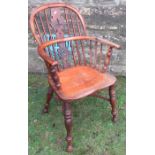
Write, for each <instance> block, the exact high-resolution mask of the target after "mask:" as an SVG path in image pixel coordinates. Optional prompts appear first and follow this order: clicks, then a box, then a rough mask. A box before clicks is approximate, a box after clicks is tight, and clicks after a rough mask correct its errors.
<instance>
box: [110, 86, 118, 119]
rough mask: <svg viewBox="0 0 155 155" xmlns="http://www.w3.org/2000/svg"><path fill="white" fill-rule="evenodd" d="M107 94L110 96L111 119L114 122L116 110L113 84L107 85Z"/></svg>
mask: <svg viewBox="0 0 155 155" xmlns="http://www.w3.org/2000/svg"><path fill="white" fill-rule="evenodd" d="M109 96H110V104H111V107H112V111H111V113H112V121H113V122H116V119H117V110H116V94H115V85H112V86H110V87H109Z"/></svg>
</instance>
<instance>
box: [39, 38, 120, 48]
mask: <svg viewBox="0 0 155 155" xmlns="http://www.w3.org/2000/svg"><path fill="white" fill-rule="evenodd" d="M71 40H74V41H76V40H94V41H97V42H100V43H102V44H106V45H108V46H110V47H112V48H120V45H118V44H116V43H113V42H111V41H109V40H106V39H102V38H97V37H94V36H75V37H67V38H62V39H55V40H51V41H47V42H45V43H43V44H42V45H41V47H40V48H41V49H43V48H45V47H47V46H49V45H52V44H55V43H59V42H65V41H71Z"/></svg>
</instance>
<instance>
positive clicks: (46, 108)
mask: <svg viewBox="0 0 155 155" xmlns="http://www.w3.org/2000/svg"><path fill="white" fill-rule="evenodd" d="M52 96H53V89H52V88H51V87H50V86H49V88H48V93H47V96H46V102H45V105H44V109H43V113H48V111H49V105H50V101H51V98H52Z"/></svg>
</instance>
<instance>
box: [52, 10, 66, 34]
mask: <svg viewBox="0 0 155 155" xmlns="http://www.w3.org/2000/svg"><path fill="white" fill-rule="evenodd" d="M60 25H61V26H63V25H64V18H63V17H62V16H61V11H60V10H59V9H51V19H50V26H51V28H53V29H54V31H55V32H56V31H57V27H59V26H60Z"/></svg>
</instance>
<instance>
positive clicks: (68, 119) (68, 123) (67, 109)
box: [63, 102, 73, 152]
mask: <svg viewBox="0 0 155 155" xmlns="http://www.w3.org/2000/svg"><path fill="white" fill-rule="evenodd" d="M63 104H64V121H65V127H66V130H67V136H66V141H67V149H66V151H67V152H72V151H73V147H72V112H71V104H70V103H67V102H64V103H63Z"/></svg>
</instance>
